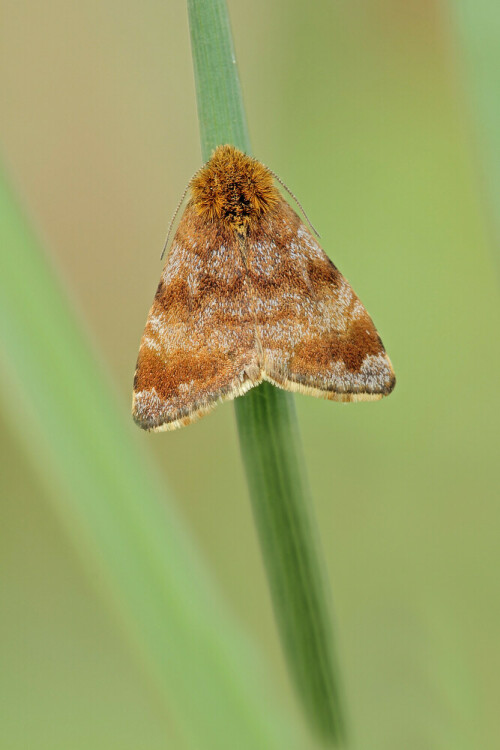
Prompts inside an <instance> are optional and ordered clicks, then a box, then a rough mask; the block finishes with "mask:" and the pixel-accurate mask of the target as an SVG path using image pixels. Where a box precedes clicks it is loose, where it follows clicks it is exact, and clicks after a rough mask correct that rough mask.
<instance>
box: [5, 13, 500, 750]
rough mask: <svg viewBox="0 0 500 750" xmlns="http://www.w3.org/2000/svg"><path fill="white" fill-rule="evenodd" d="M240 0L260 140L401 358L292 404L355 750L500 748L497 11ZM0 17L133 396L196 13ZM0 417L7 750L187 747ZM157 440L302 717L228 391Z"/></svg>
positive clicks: (206, 545) (27, 142)
mask: <svg viewBox="0 0 500 750" xmlns="http://www.w3.org/2000/svg"><path fill="white" fill-rule="evenodd" d="M228 5H229V11H230V14H231V20H232V27H233V34H234V41H235V46H236V52H237V57H238V63H239V70H240V77H241V83H242V87H243V93H244V98H245V103H246V107H247V115H248V120H249V126H250V131H251V137H252V142H253V148H254V154H255V156H257V157H258V158H259V159H260V160H262V161H264V162H265V163H266V164H268V165H269V166H270V167H271V168H272V169H273V170H274V171H275V172H276V173H277V174H279V175H280V177H281V178H282V179H283V180H284V181H285V182H286V183H287V185H288V186H289V187H290V189H291V190H293V191H294V192H295V193H296V194H297V195H298V197H299V199H300V200H301V202H302V204H303V205H304V207H305V209H306V211H307V212H308V215H309V217H310V219H311V221H312V222H313V224H314V225H315V226H316V227H317V228H318V230H319V231H320V233H321V237H322V244H323V246H324V248H325V250H326V251H327V253H328V254H329V255H330V257H331V258H332V259H333V260H334V262H335V263H336V264H337V265H338V266H339V268H340V269H341V271H342V272H343V273H344V275H346V276H347V278H348V279H349V281H350V282H351V283H352V285H353V287H354V289H355V290H356V292H357V293H358V294H359V296H360V297H361V299H362V300H363V302H364V304H365V305H366V306H367V308H368V310H369V311H370V313H371V314H372V316H373V318H374V320H375V322H376V325H377V327H378V329H379V331H380V333H381V336H382V338H383V340H384V343H385V345H386V348H387V350H388V352H389V355H390V356H391V359H392V361H393V364H394V367H395V370H396V374H397V377H398V384H397V387H396V390H395V392H394V394H393V395H391V397H390V398H388V399H387V400H384V401H383V402H380V403H377V404H357V405H341V404H334V403H328V402H323V401H320V400H315V399H311V398H307V397H297V398H296V404H297V409H298V413H299V419H300V423H301V427H302V434H303V439H304V444H305V451H306V458H307V463H308V468H309V473H310V480H311V484H312V489H313V494H314V498H315V512H316V516H317V519H318V525H319V529H320V534H321V540H322V543H323V547H324V551H325V555H326V561H327V566H328V571H329V575H330V580H331V584H332V591H333V600H334V606H335V612H336V620H337V636H338V641H339V644H340V645H339V650H340V660H341V663H342V667H343V672H344V681H345V684H346V692H347V697H348V704H349V714H350V720H351V723H352V728H353V735H354V738H355V741H356V746H357V747H359V748H363V750H364V749H366V750H379V749H380V750H382V749H383V750H401V749H402V748H404V750H422V749H423V748H450V749H451V748H453V750H460V749H461V748H476V747H477V748H479V747H480V748H483V749H486V748H492V749H493V748H497V747H498V742H499V739H498V738H499V736H500V722H499V719H498V702H499V697H500V653H499V649H498V636H499V631H500V602H499V598H498V566H499V563H500V548H499V543H498V539H499V533H498V525H499V521H500V510H499V507H498V506H499V503H498V497H499V493H498V482H497V473H496V469H495V466H496V465H497V463H498V458H497V455H498V445H499V438H500V435H499V429H498V407H499V402H500V396H499V394H498V373H499V372H500V355H499V347H498V324H499V296H498V246H497V245H496V244H495V242H494V227H493V224H494V222H492V221H491V211H490V209H491V206H493V205H494V204H495V200H498V199H499V196H498V195H496V196H495V195H492V194H491V190H490V188H491V186H492V185H494V184H495V181H494V179H489V177H488V174H487V172H488V165H489V164H490V163H491V160H489V158H488V154H489V151H488V149H489V148H490V145H491V142H490V141H489V140H488V129H487V128H486V129H484V128H483V119H482V117H483V114H484V111H485V109H484V107H482V105H481V97H480V96H479V97H477V98H476V91H477V87H476V88H475V86H474V81H475V79H474V68H473V65H472V64H471V60H472V62H473V56H474V53H475V50H476V51H477V50H482V49H483V46H482V44H481V33H482V31H484V34H485V38H486V36H487V35H488V34H489V33H491V17H488V15H487V14H483V18H482V20H483V22H484V26H483V28H481V27H480V26H476V28H475V32H474V33H475V45H474V44H472V43H471V37H470V36H469V35H468V26H467V24H468V18H467V3H461V4H460V6H461V14H455V8H454V7H453V11H452V10H450V7H448V6H446V5H445V4H443V3H442V2H439V1H438V0H424V1H422V0H407V1H406V2H396V0H371V2H362V0H356V1H354V2H349V3H344V2H333V1H332V0H321V1H318V2H316V3H313V4H306V3H299V2H297V0H294V2H284V0H279V1H276V2H273V3H267V2H264V1H263V0H255V1H254V2H252V3H248V2H243V1H242V0H230V1H229V3H228ZM469 5H470V4H469ZM495 14H496V15H499V16H500V14H499V13H498V11H493V15H495ZM497 20H498V19H497ZM2 31H3V33H2V40H1V46H2V51H1V55H2V59H1V70H0V98H1V101H2V112H1V125H0V136H1V148H2V151H3V158H4V161H5V162H6V164H7V167H8V170H9V173H10V175H11V178H12V180H13V182H14V184H15V186H16V189H17V192H18V194H20V196H21V198H22V201H23V203H24V206H25V207H26V208H27V210H28V212H29V214H30V216H31V218H32V221H33V223H34V225H35V226H36V228H37V231H38V234H39V236H41V237H42V238H43V241H44V243H45V245H46V247H47V249H48V251H49V253H50V255H51V256H52V258H53V261H54V264H55V265H56V267H57V268H58V270H59V273H60V276H61V277H62V278H63V279H64V281H65V284H66V286H67V288H68V290H69V294H70V296H71V299H72V300H73V301H74V304H75V307H76V308H77V310H78V312H79V315H80V318H81V319H82V321H83V322H84V324H85V325H86V327H87V329H88V332H89V334H90V336H91V338H92V339H93V340H94V342H95V345H96V348H97V349H98V350H99V351H100V352H101V355H102V359H103V362H104V363H105V367H106V368H107V369H108V371H109V372H110V374H111V377H112V379H113V382H114V384H115V387H116V391H117V394H118V398H119V401H120V403H121V404H122V407H123V410H124V411H125V412H128V410H129V404H130V397H131V381H132V377H133V370H134V364H135V358H136V354H137V348H138V343H139V339H140V336H141V333H142V329H143V326H144V322H145V317H146V314H147V311H148V309H149V306H150V303H151V300H152V296H153V294H154V291H155V289H156V286H157V282H158V278H159V274H160V270H161V264H160V262H159V260H158V258H159V253H160V251H161V247H162V243H163V240H164V235H165V232H166V228H167V226H168V222H169V220H170V217H171V215H172V213H173V211H174V209H175V206H176V205H177V202H178V200H179V197H180V195H181V193H182V191H183V189H184V187H185V185H186V183H187V182H188V180H189V178H190V177H191V175H192V174H193V173H194V172H195V171H196V169H197V168H198V167H199V166H200V159H201V157H200V148H199V136H198V124H197V113H196V104H195V92H194V83H193V74H192V63H191V56H190V42H189V32H188V26H187V13H186V8H185V5H184V3H182V2H166V3H165V2H157V1H156V0H154V1H152V2H149V3H142V4H139V3H136V4H132V3H121V2H117V0H105V1H100V2H97V0H88V2H85V3H80V4H77V3H67V2H62V0H52V1H51V2H49V3H33V2H27V1H26V0H3V2H2ZM498 59H499V58H498V56H497V60H498ZM481 93H482V94H483V95H484V91H482V92H481ZM482 101H484V96H483V99H482ZM483 167H484V170H483ZM489 191H490V192H489ZM2 252H3V249H2ZM0 421H1V423H2V430H1V440H2V444H1V451H2V471H1V476H0V487H1V494H2V503H1V506H0V514H1V519H0V523H1V526H0V544H1V549H0V564H1V582H0V584H1V597H2V604H1V606H2V616H1V619H0V663H1V667H0V705H1V706H2V709H1V715H2V718H1V728H0V746H1V748H2V750H4V748H5V750H25V749H26V748H30V750H31V749H33V750H58V749H59V748H61V750H62V749H63V748H64V749H65V750H67V749H68V748H71V750H80V748H81V750H84V749H85V750H88V748H93V749H96V750H97V749H100V748H105V749H106V750H114V749H115V748H116V749H117V750H118V749H119V750H128V749H130V750H132V749H134V750H135V749H136V748H145V749H147V750H150V749H151V750H154V749H156V748H165V747H173V748H179V750H182V748H183V747H184V745H183V744H182V741H181V739H180V737H179V736H178V735H177V734H176V728H175V726H174V724H173V722H172V721H171V720H170V717H169V716H168V715H165V712H164V708H163V706H161V705H160V704H159V703H157V702H156V700H155V694H154V691H153V690H152V688H151V685H150V684H149V682H148V679H147V678H146V676H145V674H144V672H143V670H142V669H141V665H140V663H139V660H138V659H137V656H136V654H134V653H130V649H129V648H128V644H127V641H126V639H125V637H124V636H123V633H121V632H120V631H119V629H117V627H116V623H115V621H114V619H113V618H112V617H111V615H110V613H109V611H108V608H107V606H106V603H105V602H104V601H103V600H102V598H99V596H98V595H97V594H96V593H95V591H94V589H93V587H92V586H91V584H90V582H89V580H88V576H87V574H86V571H85V565H83V564H82V561H81V559H80V558H79V557H78V556H77V555H76V553H75V551H74V549H73V547H72V545H71V543H70V542H69V540H68V538H67V536H66V534H65V533H64V530H63V528H62V526H61V524H60V521H59V520H58V518H57V517H56V515H55V514H54V512H53V510H52V507H53V506H52V505H51V503H50V498H49V497H48V496H47V492H48V491H47V489H42V482H41V480H40V476H39V475H38V474H37V473H36V471H35V469H34V468H32V467H31V465H30V460H29V457H28V455H27V454H26V451H25V450H24V449H23V448H22V447H21V443H20V442H19V440H18V437H17V436H16V434H14V432H13V431H12V430H11V428H10V427H8V426H7V422H6V421H5V420H3V419H2V417H1V414H0ZM130 430H131V431H133V430H136V428H135V427H134V426H133V425H132V424H130ZM139 439H140V441H141V442H142V443H143V444H144V446H145V448H146V450H147V451H149V452H151V454H153V455H154V457H155V459H156V461H157V463H158V465H159V467H160V469H161V471H162V472H164V475H165V477H168V482H169V484H170V486H171V487H172V488H173V489H174V491H175V495H176V498H177V502H178V509H179V512H180V513H181V514H182V515H183V516H184V517H185V519H186V522H187V525H188V527H189V528H190V529H191V530H192V532H193V535H194V536H195V538H196V540H197V542H198V544H199V547H200V548H201V551H202V553H203V555H204V557H205V559H206V560H207V563H208V565H209V567H210V569H211V571H212V572H213V574H214V576H215V577H216V579H217V580H218V582H219V584H220V587H221V588H222V590H223V592H224V594H225V595H226V599H227V601H228V603H229V606H230V608H231V609H232V610H233V612H234V613H235V616H236V618H237V619H238V620H239V622H240V623H241V624H242V625H243V626H244V627H245V629H246V630H247V631H248V632H249V633H250V636H251V638H252V640H253V641H254V642H255V643H256V644H257V646H258V648H259V649H260V650H261V651H262V653H263V654H264V657H265V659H266V661H267V662H268V664H269V665H270V668H271V671H272V674H273V679H274V684H273V685H272V689H273V691H274V692H275V693H276V695H277V696H278V699H279V700H280V701H281V702H282V703H283V704H285V706H288V709H289V710H290V711H293V712H296V713H297V714H298V713H299V709H298V707H297V704H296V701H295V697H294V694H293V692H292V689H291V688H290V686H289V683H288V678H287V673H286V667H285V665H284V661H283V658H282V655H281V650H280V645H279V642H278V638H277V634H276V630H275V625H274V621H273V615H272V611H271V604H270V599H269V593H268V588H267V583H266V579H265V576H264V571H263V567H262V563H261V559H260V552H259V548H258V543H257V539H256V535H255V531H254V526H253V520H252V517H251V510H250V506H249V501H248V497H247V492H246V486H245V480H244V476H243V472H242V467H241V462H240V457H239V453H238V443H237V435H236V430H235V422H234V415H233V408H232V406H231V405H224V406H222V407H220V408H218V409H217V410H216V411H215V412H213V414H212V415H210V416H209V417H208V418H206V419H204V420H202V421H201V422H199V423H197V424H195V425H193V426H190V427H188V428H186V429H184V430H181V431H178V432H174V433H171V434H168V433H167V434H160V435H148V434H140V435H139Z"/></svg>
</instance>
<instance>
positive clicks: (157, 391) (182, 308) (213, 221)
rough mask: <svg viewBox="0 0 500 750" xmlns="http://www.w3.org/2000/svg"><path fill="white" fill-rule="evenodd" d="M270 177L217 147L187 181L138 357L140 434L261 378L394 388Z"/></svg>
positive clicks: (179, 422) (312, 388) (306, 388)
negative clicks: (183, 203) (181, 213)
mask: <svg viewBox="0 0 500 750" xmlns="http://www.w3.org/2000/svg"><path fill="white" fill-rule="evenodd" d="M274 178H275V175H274V174H273V173H272V172H271V171H270V170H269V169H268V168H267V167H265V166H264V165H263V164H261V163H260V162H259V161H257V160H256V159H254V158H251V157H250V156H247V155H246V154H244V153H243V152H242V151H239V150H238V149H236V148H234V147H233V146H229V145H225V146H218V147H217V148H216V149H215V151H214V152H213V154H212V157H211V159H210V160H209V161H208V162H207V163H206V164H205V165H204V166H203V167H202V168H201V169H200V171H199V172H197V173H196V174H195V175H194V177H193V178H192V179H191V181H190V183H189V185H188V189H187V190H188V194H189V198H188V202H187V204H186V208H185V210H184V213H183V215H182V217H181V219H180V222H179V225H178V228H177V231H176V233H175V236H174V239H173V242H172V247H171V249H170V252H169V254H168V256H167V261H166V263H165V266H164V268H163V271H162V274H161V279H160V283H159V285H158V289H157V291H156V295H155V298H154V302H153V306H152V308H151V310H150V313H149V316H148V319H147V322H146V328H145V330H144V334H143V337H142V340H141V344H140V349H139V356H138V360H137V368H136V372H135V378H134V395H133V406H132V413H133V417H134V419H135V421H136V422H137V424H138V425H139V426H140V427H142V428H143V429H145V430H154V431H160V430H173V429H175V428H177V427H181V426H183V425H187V424H189V423H190V422H193V421H195V420H196V419H199V418H200V417H202V416H203V415H204V414H207V412H209V411H210V410H211V409H213V408H214V407H215V406H216V404H217V403H218V402H221V401H226V400H229V399H234V398H235V397H236V396H241V395H243V394H244V393H245V392H246V391H248V390H249V389H250V388H254V387H255V386H257V385H259V383H261V382H262V381H263V380H267V381H269V382H270V383H272V384H273V385H275V386H278V387H279V388H285V389H286V390H288V391H295V392H299V393H305V394H309V395H311V396H318V397H321V398H326V399H330V400H332V401H373V400H376V399H380V398H382V396H386V395H388V394H389V393H390V392H391V391H392V389H393V388H394V385H395V376H394V372H393V369H392V365H391V362H390V360H389V358H388V356H387V354H386V352H385V349H384V347H383V345H382V341H381V340H380V337H379V335H378V334H377V331H376V329H375V326H374V324H373V322H372V320H371V318H370V316H369V315H368V313H367V311H366V310H365V308H364V307H363V305H362V304H361V302H360V301H359V299H358V297H357V296H356V295H355V293H354V292H353V290H352V289H351V287H350V285H349V284H348V283H347V281H346V280H345V278H344V277H343V276H342V275H341V273H340V272H339V271H338V270H337V268H336V267H335V266H334V265H333V263H332V262H331V260H330V259H329V258H328V257H327V256H326V255H325V253H324V252H323V250H322V249H321V247H320V246H319V244H318V242H317V241H316V239H315V238H314V236H313V234H312V233H311V231H310V230H309V229H308V227H307V226H306V225H305V224H304V223H303V222H302V220H301V219H300V217H299V216H298V215H297V213H296V212H295V211H294V210H293V209H292V208H291V206H290V205H289V204H288V202H287V201H286V200H285V199H284V198H283V196H282V195H281V193H280V191H279V190H278V188H277V187H276V185H275V179H274ZM276 179H278V178H276Z"/></svg>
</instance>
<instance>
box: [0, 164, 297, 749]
mask: <svg viewBox="0 0 500 750" xmlns="http://www.w3.org/2000/svg"><path fill="white" fill-rule="evenodd" d="M0 215H1V217H2V220H1V222H0V246H1V254H2V255H1V257H2V267H1V273H0V338H1V341H2V351H1V360H0V379H1V385H2V389H1V393H2V401H3V405H4V408H5V409H6V412H7V415H8V416H10V419H11V421H12V423H13V425H14V427H15V428H16V429H17V431H18V434H19V436H20V439H21V440H22V441H23V442H24V446H25V448H26V451H27V452H28V454H29V456H30V457H31V459H32V460H33V461H34V462H35V463H36V464H37V465H38V468H39V473H40V476H41V477H42V479H43V480H44V481H46V482H47V483H48V485H49V491H50V494H51V497H52V500H53V503H54V507H55V509H56V510H57V512H58V514H59V517H60V519H61V520H62V522H63V523H64V525H65V526H66V528H67V529H68V530H69V531H70V533H71V534H72V537H73V540H74V542H75V544H76V547H77V549H78V550H79V552H80V555H81V558H82V560H83V562H84V564H85V565H86V566H87V568H88V569H89V570H90V573H91V576H92V579H93V581H94V583H96V584H97V585H98V586H99V587H100V588H101V589H102V591H103V593H104V594H106V595H107V597H108V600H109V601H111V602H112V603H113V605H114V606H115V608H116V609H117V610H118V614H119V615H120V617H121V623H122V624H123V625H124V626H125V628H126V631H127V633H128V636H129V638H131V639H132V644H133V645H134V647H135V648H136V649H137V650H138V651H139V653H140V655H141V659H142V663H143V665H144V667H146V668H147V669H148V671H149V673H150V675H151V676H152V677H153V678H154V680H155V684H156V686H157V689H158V690H159V693H160V696H161V698H162V700H164V702H165V703H166V704H168V706H169V709H170V710H171V711H172V712H173V713H174V715H175V716H176V718H177V720H178V722H179V725H180V727H181V729H182V730H183V731H184V733H185V736H186V739H187V741H188V742H189V743H190V746H191V747H193V748H196V750H220V748H236V747H237V748H243V749H244V750H255V748H269V749H270V750H278V749H279V750H281V748H284V747H287V748H288V747H294V740H292V736H293V734H296V732H294V731H293V726H292V722H291V721H290V719H287V722H286V725H285V723H284V717H281V715H280V713H279V711H276V710H274V708H273V706H272V705H270V702H269V701H270V696H269V695H268V693H267V690H266V689H265V685H264V679H263V678H264V675H263V674H261V673H260V668H259V667H258V666H257V665H256V663H255V662H256V659H255V654H253V652H252V650H251V649H250V647H249V645H248V644H247V643H246V642H245V641H244V639H243V638H242V634H241V633H240V632H239V630H238V629H237V628H236V626H235V624H234V623H233V622H232V621H231V619H230V617H229V615H228V614H227V613H226V612H225V609H224V606H223V604H222V602H221V601H220V598H219V596H218V595H217V592H216V591H215V590H214V587H213V585H212V582H211V581H210V580H208V577H207V574H206V572H205V570H204V568H203V566H202V564H201V561H200V560H199V559H198V557H197V554H196V551H195V550H194V549H193V547H192V545H191V544H190V541H189V539H188V538H187V536H186V532H185V531H184V529H183V528H182V526H181V524H180V522H179V519H178V518H177V517H176V516H175V513H174V511H173V508H172V507H171V505H170V503H168V502H167V501H168V500H169V499H170V496H169V492H168V491H167V490H166V488H165V487H164V486H163V485H162V484H161V483H160V481H159V477H158V476H157V475H156V473H155V471H154V470H153V468H152V467H151V466H150V465H149V464H148V463H147V462H146V461H145V457H144V456H143V455H141V450H140V449H139V440H138V438H139V434H137V436H136V435H135V434H132V433H133V431H134V430H136V428H135V427H134V426H133V425H132V421H131V418H129V416H128V409H127V410H126V412H125V409H123V408H121V409H120V410H119V409H118V408H117V405H116V403H115V401H114V399H113V397H112V389H111V387H110V384H109V383H106V382H105V379H104V377H103V373H102V372H101V371H100V368H99V367H98V366H97V364H96V361H95V358H94V357H93V356H92V353H91V351H90V349H89V346H88V344H87V342H86V340H85V337H84V336H83V335H82V331H81V330H80V327H79V325H78V322H77V321H76V320H75V316H74V314H73V313H72V310H71V309H70V306H69V304H68V301H67V299H66V298H65V296H64V294H63V293H62V291H61V286H60V284H58V282H57V279H56V278H55V276H54V274H53V272H52V270H51V269H50V268H49V266H48V264H47V263H46V261H45V259H44V257H43V254H42V253H41V251H40V249H39V246H38V244H37V242H36V241H35V239H34V237H33V236H32V234H31V232H30V231H29V229H28V227H27V225H26V222H25V219H24V217H23V215H22V213H21V212H20V210H19V208H18V206H17V205H16V203H15V201H14V200H13V199H12V196H11V193H10V190H9V187H8V185H7V183H6V181H5V180H4V179H3V177H1V175H0ZM120 411H122V413H123V414H122V415H121V414H120ZM134 438H135V439H134ZM257 662H258V660H257ZM75 679H77V676H76V675H75ZM292 733H293V734H292Z"/></svg>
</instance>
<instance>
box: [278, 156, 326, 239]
mask: <svg viewBox="0 0 500 750" xmlns="http://www.w3.org/2000/svg"><path fill="white" fill-rule="evenodd" d="M268 169H269V167H268ZM269 171H270V172H271V174H272V176H273V177H274V179H275V180H277V181H278V182H279V184H280V185H281V187H283V188H285V190H286V192H287V193H288V195H289V196H290V198H292V199H293V200H294V201H295V203H296V204H297V206H298V207H299V208H300V210H301V211H302V213H303V214H304V216H305V219H306V221H307V223H308V224H309V226H310V227H311V229H312V230H313V232H314V234H315V235H316V237H318V238H319V239H321V236H320V233H319V232H318V230H317V229H315V227H314V226H313V224H312V222H311V220H310V218H309V216H308V215H307V214H306V212H305V211H304V209H303V207H302V205H301V203H300V201H299V199H298V198H297V196H296V195H294V194H293V193H292V191H291V190H290V188H289V187H287V186H286V185H285V183H284V182H283V180H280V178H279V177H278V175H277V174H275V173H274V172H273V170H272V169H269Z"/></svg>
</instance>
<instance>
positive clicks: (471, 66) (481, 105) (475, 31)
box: [450, 0, 500, 269]
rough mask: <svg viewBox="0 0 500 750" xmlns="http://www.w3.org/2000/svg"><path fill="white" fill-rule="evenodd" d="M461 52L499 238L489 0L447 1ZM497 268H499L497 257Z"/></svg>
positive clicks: (495, 21) (497, 64) (495, 24)
mask: <svg viewBox="0 0 500 750" xmlns="http://www.w3.org/2000/svg"><path fill="white" fill-rule="evenodd" d="M450 13H451V14H452V15H453V16H454V20H455V22H456V29H457V32H458V38H459V44H460V48H461V51H462V53H463V66H464V72H465V87H466V90H467V94H468V95H469V105H470V116H471V117H472V119H473V121H474V127H475V131H476V136H477V142H478V146H479V149H478V155H479V158H480V160H481V164H482V171H483V174H484V183H485V189H486V191H487V196H486V201H487V204H489V207H490V208H491V209H492V210H491V217H492V221H493V224H494V226H493V231H494V233H495V235H496V239H497V240H498V238H499V237H500V96H499V91H500V6H499V5H498V4H497V3H492V2H490V0H458V2H454V3H450ZM496 260H497V269H498V257H497V258H496Z"/></svg>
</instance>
